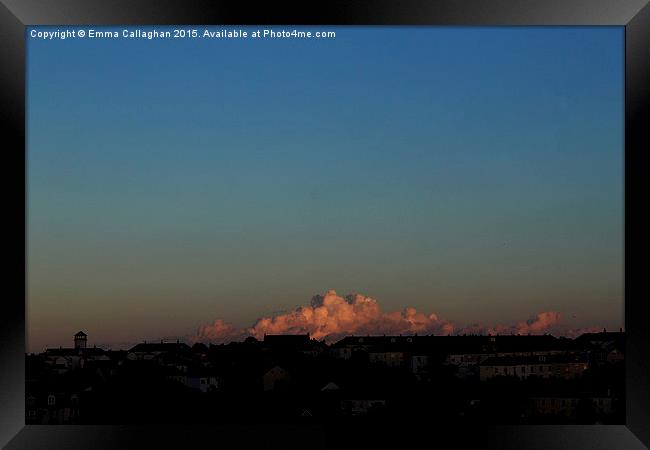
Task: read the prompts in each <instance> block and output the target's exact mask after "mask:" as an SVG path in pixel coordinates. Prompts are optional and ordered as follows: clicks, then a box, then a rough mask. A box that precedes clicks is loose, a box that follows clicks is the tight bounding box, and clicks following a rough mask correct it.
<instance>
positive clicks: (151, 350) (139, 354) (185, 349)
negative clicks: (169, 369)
mask: <svg viewBox="0 0 650 450" xmlns="http://www.w3.org/2000/svg"><path fill="white" fill-rule="evenodd" d="M191 350H192V349H191V347H190V346H189V345H187V344H185V343H183V342H179V341H176V342H164V341H160V343H157V342H156V343H151V342H150V343H147V342H146V341H145V342H143V343H141V344H137V345H135V346H133V347H131V348H130V349H129V350H128V353H127V358H128V359H130V360H153V359H156V358H157V357H158V356H160V355H171V356H172V357H178V356H183V355H187V356H189V355H191Z"/></svg>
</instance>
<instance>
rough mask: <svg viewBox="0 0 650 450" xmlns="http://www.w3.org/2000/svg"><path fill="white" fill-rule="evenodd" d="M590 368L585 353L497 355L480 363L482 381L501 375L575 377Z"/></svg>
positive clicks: (523, 377)
mask: <svg viewBox="0 0 650 450" xmlns="http://www.w3.org/2000/svg"><path fill="white" fill-rule="evenodd" d="M587 368H588V359H587V357H586V356H585V355H572V354H564V355H550V356H546V355H541V356H495V357H490V358H488V359H486V360H485V361H483V362H482V363H481V364H480V368H479V377H480V380H481V381H485V380H488V379H490V378H494V377H499V376H512V377H518V378H522V379H525V378H528V377H532V376H535V377H541V378H551V377H557V378H564V379H573V378H577V377H579V376H581V375H582V373H583V372H584V371H585V370H587Z"/></svg>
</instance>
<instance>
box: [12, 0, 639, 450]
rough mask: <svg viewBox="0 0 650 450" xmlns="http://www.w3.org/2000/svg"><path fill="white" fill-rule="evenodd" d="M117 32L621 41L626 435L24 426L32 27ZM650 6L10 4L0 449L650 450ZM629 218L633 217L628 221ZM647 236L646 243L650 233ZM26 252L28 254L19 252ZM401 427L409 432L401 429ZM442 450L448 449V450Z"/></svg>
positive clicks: (61, 0) (616, 430)
mask: <svg viewBox="0 0 650 450" xmlns="http://www.w3.org/2000/svg"><path fill="white" fill-rule="evenodd" d="M90 24H93V25H118V24H143V25H144V24H147V25H153V24H159V25H167V24H197V25H200V24H203V25H205V24H215V25H216V24H224V25H234V24H250V25H254V24H260V25H261V24H266V25H274V24H296V25H319V24H322V25H438V26H440V25H444V26H453V25H465V26H478V25H481V26H487V25H489V26H530V25H532V26H542V25H545V26H548V25H587V26H594V25H595V26H623V27H625V64H626V67H625V327H626V332H627V344H626V345H627V349H626V383H627V384H626V389H627V394H626V422H625V425H620V426H603V425H588V426H502V427H484V428H481V429H471V430H470V429H462V428H458V429H456V428H454V429H449V428H446V429H444V430H443V429H439V427H436V424H413V427H412V429H410V430H404V429H401V428H400V429H395V430H386V428H385V426H384V427H383V428H374V427H373V426H372V425H368V426H367V427H363V428H359V427H355V428H354V429H352V428H351V427H346V426H345V425H343V424H340V425H335V426H334V425H332V426H327V425H305V426H300V425H287V426H280V425H273V426H271V425H268V426H252V425H251V426H247V425H244V424H242V425H237V426H226V425H224V426H178V427H170V426H165V427H162V426H153V425H152V426H144V425H143V426H129V427H126V426H72V425H62V426H55V425H45V426H36V425H30V426H26V425H25V412H24V411H25V398H24V389H25V386H24V383H25V379H24V375H25V369H24V366H25V298H26V297H25V294H26V289H25V262H26V258H25V249H26V245H27V242H26V240H25V237H26V233H25V213H26V208H25V194H26V192H25V181H26V179H25V176H26V171H25V169H26V166H25V60H26V58H25V48H26V44H25V27H26V26H30V25H90ZM649 49H650V6H649V5H648V1H646V0H543V1H542V0H401V1H394V0H375V1H363V0H312V1H300V2H279V1H278V2H259V3H258V2H252V1H250V0H239V1H235V0H229V1H223V0H217V1H210V0H140V1H128V0H2V1H1V4H0V109H1V110H2V120H1V122H0V123H1V125H0V126H1V127H2V130H3V141H4V142H5V144H4V145H3V151H2V158H3V164H2V167H3V171H4V174H5V176H4V177H3V181H4V183H5V186H4V194H5V195H4V198H5V201H4V205H5V212H6V213H5V215H4V217H5V220H4V222H5V225H6V226H8V229H7V230H8V231H7V233H6V234H5V241H6V242H10V243H14V244H16V245H14V246H12V247H11V250H10V251H9V252H8V254H7V253H5V260H6V261H7V262H8V264H7V265H6V267H7V268H6V269H5V274H6V282H7V283H8V285H9V286H10V287H11V289H9V290H8V291H7V294H6V296H5V298H4V299H3V302H2V312H1V313H0V325H1V326H0V445H2V446H3V448H7V449H22V448H29V449H48V450H49V449H59V448H65V449H72V448H80V449H81V448H83V449H87V448H94V449H104V448H120V449H123V448H194V447H198V446H199V445H205V444H202V443H212V444H213V445H214V446H225V447H226V448H228V447H230V445H229V444H226V442H230V443H236V444H237V448H254V447H255V448H256V447H266V448H268V447H272V448H311V449H313V448H330V447H348V446H349V447H355V448H370V447H371V446H377V445H380V446H396V447H402V446H405V445H425V446H427V447H435V446H436V444H437V443H438V442H439V441H440V440H442V439H444V440H449V442H452V443H453V448H466V447H472V448H481V447H482V448H495V449H496V448H503V449H509V448H512V449H546V448H566V449H581V448H585V449H608V450H610V449H618V448H620V449H628V450H630V449H642V448H646V446H650V327H648V325H647V323H645V322H646V321H647V319H646V318H647V317H648V309H649V308H648V306H647V302H646V298H645V296H641V295H639V294H640V293H642V292H643V291H642V289H641V283H642V281H643V276H642V272H643V270H644V264H643V262H642V259H641V255H642V254H643V249H644V248H645V244H646V241H647V238H646V237H645V236H644V233H642V232H641V230H644V231H646V230H648V226H647V221H646V220H645V219H643V218H642V217H641V214H642V212H643V203H642V202H644V200H645V199H646V198H647V196H646V195H644V193H643V192H638V191H637V190H638V189H639V186H640V185H641V182H642V181H643V180H644V176H643V173H642V171H643V166H642V165H641V163H640V155H642V152H643V150H647V149H648V148H650V145H649V143H648V137H647V136H648V135H650V133H648V132H647V129H646V128H648V125H649V123H648V117H649V113H648V99H649V92H650V82H649V80H650V62H649V60H648V54H649V53H650V52H649ZM633 211H634V216H633ZM646 232H647V231H646ZM23 244H24V245H23ZM400 426H401V427H403V425H400ZM442 448H449V447H447V446H442Z"/></svg>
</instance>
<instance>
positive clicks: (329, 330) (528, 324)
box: [191, 290, 568, 343]
mask: <svg viewBox="0 0 650 450" xmlns="http://www.w3.org/2000/svg"><path fill="white" fill-rule="evenodd" d="M560 319H561V317H560V313H558V312H555V311H546V312H540V313H539V314H537V315H536V316H534V317H531V318H530V319H528V320H526V321H522V322H519V323H516V324H513V325H495V326H484V325H480V324H473V325H468V326H458V325H456V324H454V323H452V322H450V321H447V320H443V319H441V318H439V317H438V316H437V315H436V314H434V313H430V314H426V313H422V312H419V311H417V310H416V309H415V308H413V307H407V308H404V309H403V310H401V311H392V312H384V311H382V310H381V308H380V306H379V303H378V302H377V300H375V299H373V298H371V297H366V296H364V295H361V294H350V295H347V296H345V297H341V296H339V295H338V294H337V293H336V292H335V291H334V290H329V291H327V292H326V293H325V294H324V295H316V296H314V297H313V298H312V300H311V303H310V304H309V305H308V306H300V307H298V308H296V309H294V310H293V311H290V312H288V313H285V314H276V315H272V316H270V317H262V318H259V319H258V320H257V321H256V322H255V324H253V326H251V327H249V328H238V327H235V326H233V325H231V324H228V323H226V322H224V321H223V320H221V319H217V320H215V321H214V322H213V323H212V324H208V325H204V326H201V327H199V329H198V331H197V334H196V335H195V336H193V337H192V338H191V341H193V342H210V343H228V342H232V341H241V340H243V339H245V338H246V337H247V336H254V337H256V338H258V339H262V338H263V337H264V334H296V333H309V334H310V335H311V337H312V338H315V339H324V340H326V341H328V342H333V341H336V340H337V339H340V338H341V337H343V336H346V335H351V334H364V335H365V334H369V335H381V334H416V333H417V334H438V335H447V334H487V333H491V334H497V333H498V334H543V333H548V332H553V331H554V332H556V333H559V334H568V333H567V332H566V330H564V331H563V330H562V328H561V324H560V322H561V320H560Z"/></svg>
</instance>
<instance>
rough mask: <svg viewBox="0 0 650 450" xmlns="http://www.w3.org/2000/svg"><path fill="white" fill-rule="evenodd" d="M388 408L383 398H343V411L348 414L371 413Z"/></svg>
mask: <svg viewBox="0 0 650 450" xmlns="http://www.w3.org/2000/svg"><path fill="white" fill-rule="evenodd" d="M385 408H386V400H383V399H354V400H341V412H342V413H343V415H346V416H361V415H366V414H370V413H380V412H382V411H383V410H384V409H385Z"/></svg>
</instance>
